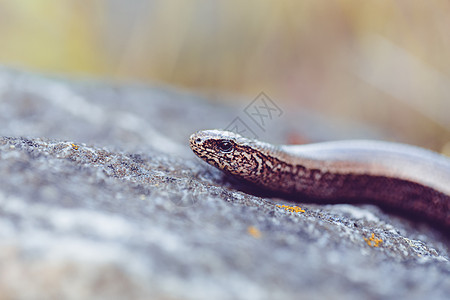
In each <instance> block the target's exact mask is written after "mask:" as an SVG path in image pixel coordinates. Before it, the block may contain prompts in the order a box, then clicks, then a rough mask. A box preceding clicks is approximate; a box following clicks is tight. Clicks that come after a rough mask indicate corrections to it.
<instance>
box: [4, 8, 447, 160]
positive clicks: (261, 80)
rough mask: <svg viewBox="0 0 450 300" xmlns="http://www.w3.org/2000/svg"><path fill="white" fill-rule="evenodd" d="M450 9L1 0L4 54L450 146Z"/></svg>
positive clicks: (14, 60) (41, 65) (34, 65)
mask: <svg viewBox="0 0 450 300" xmlns="http://www.w3.org/2000/svg"><path fill="white" fill-rule="evenodd" d="M449 16H450V2H449V1H447V0H435V1H433V2H432V3H430V2H427V1H421V0H408V1H392V0H389V1H387V0H366V1H359V0H340V1H327V0H314V1H313V0H305V1H298V0H281V1H270V0H247V1H237V0H217V1H207V0H171V1H163V0H127V1H124V0H122V1H120V0H0V38H1V46H0V64H1V65H6V66H10V67H14V68H20V69H27V70H33V71H37V72H43V73H50V74H63V75H68V76H70V77H79V78H83V79H85V78H101V79H106V80H109V81H114V82H124V83H127V82H139V83H145V84H147V83H148V84H152V85H155V84H156V85H158V84H164V85H171V86H175V87H178V88H182V89H188V90H192V91H194V92H197V93H202V94H204V95H206V96H207V97H209V98H210V99H212V100H214V101H234V102H236V101H245V102H246V103H248V101H249V99H250V100H251V99H253V98H254V97H255V96H256V95H257V94H258V93H259V92H261V91H264V92H265V93H266V94H267V95H269V96H270V97H271V98H272V99H273V100H275V101H276V102H277V103H281V104H280V106H281V107H283V108H284V110H285V111H290V110H294V109H298V108H301V109H305V110H311V111H317V112H320V114H322V115H323V116H324V117H325V118H329V119H330V120H338V119H342V120H349V121H351V122H355V123H354V124H366V125H369V126H374V127H375V128H378V129H379V130H381V131H382V132H383V133H385V134H386V136H387V137H389V138H390V139H392V140H398V141H402V142H409V143H414V144H419V145H422V146H425V147H429V148H433V149H435V150H438V151H441V152H445V153H450V143H449V141H450V55H449V53H450V32H449V29H450V17H449ZM224 95H228V96H224ZM234 104H236V103H234Z"/></svg>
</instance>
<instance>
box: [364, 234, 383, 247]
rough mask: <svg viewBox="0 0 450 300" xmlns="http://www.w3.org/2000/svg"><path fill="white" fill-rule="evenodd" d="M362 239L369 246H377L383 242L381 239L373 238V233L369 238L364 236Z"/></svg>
mask: <svg viewBox="0 0 450 300" xmlns="http://www.w3.org/2000/svg"><path fill="white" fill-rule="evenodd" d="M364 241H365V242H366V243H367V245H369V246H370V247H379V246H380V244H381V243H382V242H383V240H382V239H377V238H375V233H372V236H371V237H370V238H364Z"/></svg>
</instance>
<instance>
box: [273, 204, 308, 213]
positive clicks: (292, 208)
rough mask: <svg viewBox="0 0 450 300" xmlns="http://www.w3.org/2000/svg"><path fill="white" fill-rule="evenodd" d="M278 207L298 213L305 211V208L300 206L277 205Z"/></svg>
mask: <svg viewBox="0 0 450 300" xmlns="http://www.w3.org/2000/svg"><path fill="white" fill-rule="evenodd" d="M277 207H280V208H284V210H286V211H290V212H296V213H298V212H305V210H303V209H302V208H301V207H299V206H289V205H277Z"/></svg>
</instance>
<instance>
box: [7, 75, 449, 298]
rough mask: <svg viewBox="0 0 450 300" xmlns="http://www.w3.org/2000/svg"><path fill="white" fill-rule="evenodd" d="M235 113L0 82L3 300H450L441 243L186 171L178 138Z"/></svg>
mask: <svg viewBox="0 0 450 300" xmlns="http://www.w3.org/2000/svg"><path fill="white" fill-rule="evenodd" d="M235 114H236V111H235V110H233V109H231V108H227V107H222V106H219V105H214V104H211V103H209V102H207V101H205V100H202V99H201V98H200V97H197V96H194V95H191V94H188V93H183V92H178V91H174V90H170V89H168V88H157V87H153V88H151V87H150V88H145V87H142V86H127V87H124V86H114V85H112V84H110V85H109V84H105V83H99V82H80V81H78V82H74V81H67V80H63V79H55V78H48V77H42V76H37V75H32V74H28V73H23V72H19V71H13V70H8V69H0V135H2V136H4V137H3V138H1V139H0V172H1V173H0V174H2V176H1V181H0V266H1V267H0V299H399V298H405V299H448V298H446V297H448V295H449V294H450V263H449V261H448V259H449V242H448V240H446V239H445V237H444V233H442V232H439V231H436V230H434V229H432V228H429V227H428V226H427V225H424V224H416V223H414V222H413V221H411V220H407V219H404V218H402V217H398V216H395V215H392V214H391V213H389V212H387V213H386V212H383V211H381V210H380V209H378V208H377V207H374V206H370V205H364V206H353V205H319V204H302V203H292V202H287V201H283V200H281V199H275V198H264V197H257V196H253V195H251V194H247V193H245V192H242V191H240V190H239V185H238V184H237V183H236V182H233V180H230V179H229V178H227V177H225V176H224V175H222V174H221V173H220V172H219V171H217V170H215V169H213V168H212V167H210V166H208V165H206V164H205V163H203V162H201V161H200V160H199V159H197V158H196V157H194V155H193V154H192V153H191V152H190V149H189V146H188V141H187V139H188V136H189V135H190V133H192V132H194V131H196V130H198V129H204V128H214V127H221V126H223V124H227V123H228V122H229V120H232V118H233V117H234V115H235ZM305 122H308V121H305ZM277 130H280V132H282V131H283V130H286V128H282V127H280V128H278V129H277ZM273 138H274V139H273V140H276V138H277V137H276V136H273ZM277 204H281V205H283V204H284V205H299V206H301V207H302V208H303V209H304V210H305V212H289V211H286V210H285V209H283V208H280V207H277V206H276V205H277ZM372 233H374V234H375V238H379V239H382V240H383V241H382V243H380V244H379V245H378V247H375V244H374V243H371V245H372V246H370V245H369V244H368V243H367V242H366V241H365V239H364V238H366V239H369V238H370V237H371V235H372Z"/></svg>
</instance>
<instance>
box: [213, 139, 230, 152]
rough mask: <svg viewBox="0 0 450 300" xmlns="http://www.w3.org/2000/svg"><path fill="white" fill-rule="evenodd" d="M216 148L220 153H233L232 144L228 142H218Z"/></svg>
mask: <svg viewBox="0 0 450 300" xmlns="http://www.w3.org/2000/svg"><path fill="white" fill-rule="evenodd" d="M217 148H218V149H219V151H220V152H223V153H228V152H231V151H233V144H232V143H231V142H228V141H219V142H218V143H217Z"/></svg>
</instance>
